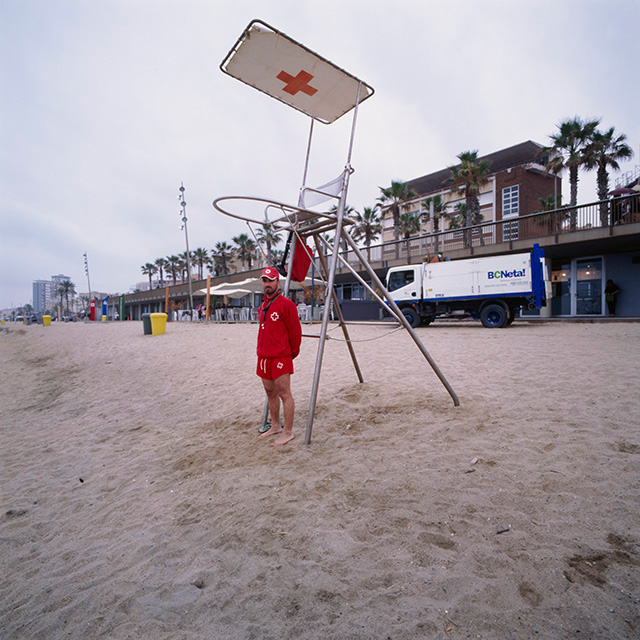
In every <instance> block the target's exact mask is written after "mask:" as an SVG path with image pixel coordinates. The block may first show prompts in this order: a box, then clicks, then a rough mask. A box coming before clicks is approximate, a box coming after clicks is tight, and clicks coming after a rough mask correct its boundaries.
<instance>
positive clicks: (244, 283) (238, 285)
mask: <svg viewBox="0 0 640 640" xmlns="http://www.w3.org/2000/svg"><path fill="white" fill-rule="evenodd" d="M321 285H323V283H322V282H321V281H320V280H318V279H316V281H315V286H316V287H317V286H321ZM310 286H311V278H309V277H307V278H305V280H304V282H302V283H300V282H294V281H293V280H292V281H291V284H290V285H289V288H290V289H291V290H292V291H295V290H300V289H303V288H304V287H310ZM194 293H195V295H200V296H206V295H207V289H206V288H204V289H199V290H198V291H194ZM210 293H211V295H212V296H229V297H230V298H244V296H246V295H249V294H250V293H263V291H262V282H260V278H247V279H246V280H241V281H240V282H222V283H221V284H218V285H216V286H215V287H211V289H210Z"/></svg>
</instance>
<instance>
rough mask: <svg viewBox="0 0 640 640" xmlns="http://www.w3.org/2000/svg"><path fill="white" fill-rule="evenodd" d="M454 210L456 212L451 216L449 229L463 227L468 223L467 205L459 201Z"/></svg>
mask: <svg viewBox="0 0 640 640" xmlns="http://www.w3.org/2000/svg"><path fill="white" fill-rule="evenodd" d="M454 210H455V212H456V213H455V214H454V215H452V216H451V217H450V218H449V229H462V228H463V227H464V226H465V225H466V219H467V205H466V203H465V202H458V204H457V205H456V206H455V209H454Z"/></svg>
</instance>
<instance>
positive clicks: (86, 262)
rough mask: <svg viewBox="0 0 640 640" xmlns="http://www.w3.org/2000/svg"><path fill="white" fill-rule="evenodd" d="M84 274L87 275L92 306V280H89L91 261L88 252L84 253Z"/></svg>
mask: <svg viewBox="0 0 640 640" xmlns="http://www.w3.org/2000/svg"><path fill="white" fill-rule="evenodd" d="M84 272H85V273H86V274H87V285H88V287H89V304H91V280H90V279H89V259H88V258H87V252H86V251H85V252H84Z"/></svg>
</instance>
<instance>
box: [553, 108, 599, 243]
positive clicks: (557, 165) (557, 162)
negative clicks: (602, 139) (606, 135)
mask: <svg viewBox="0 0 640 640" xmlns="http://www.w3.org/2000/svg"><path fill="white" fill-rule="evenodd" d="M599 124H600V120H590V121H588V122H583V121H582V119H580V118H579V117H578V116H576V117H575V118H573V119H572V120H565V121H564V122H561V123H560V124H559V125H558V133H555V134H552V135H550V136H549V137H550V138H551V142H553V144H552V145H551V146H550V147H546V149H545V151H549V152H553V153H556V154H557V155H555V156H554V157H552V158H551V159H550V160H549V162H548V163H547V169H548V170H550V171H552V172H553V173H559V172H560V171H562V170H563V169H569V185H570V187H571V201H570V205H571V207H575V206H576V205H577V204H578V170H579V169H580V167H581V166H582V165H584V164H585V155H584V151H585V147H586V146H587V144H588V143H589V140H590V139H591V137H592V136H593V134H594V133H595V131H596V127H597V126H598V125H599ZM577 219H578V213H577V211H576V209H572V211H571V231H575V229H576V226H577Z"/></svg>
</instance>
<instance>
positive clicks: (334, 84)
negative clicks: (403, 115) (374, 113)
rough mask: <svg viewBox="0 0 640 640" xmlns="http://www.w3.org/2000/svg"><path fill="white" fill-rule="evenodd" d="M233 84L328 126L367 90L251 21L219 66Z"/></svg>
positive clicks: (367, 93)
mask: <svg viewBox="0 0 640 640" xmlns="http://www.w3.org/2000/svg"><path fill="white" fill-rule="evenodd" d="M220 69H222V71H224V72H225V73H227V74H228V75H230V76H233V77H234V78H237V79H238V80H241V81H242V82H244V83H246V84H248V85H250V86H252V87H254V88H255V89H258V90H259V91H262V92H263V93H266V94H268V95H270V96H272V97H273V98H276V99H277V100H280V101H281V102H284V103H285V104H288V105H289V106H291V107H293V108H294V109H298V111H302V112H303V113H306V114H307V115H308V116H311V117H312V118H316V119H317V120H319V121H320V122H323V123H325V124H330V123H332V122H334V121H335V120H337V119H338V118H339V117H340V116H342V115H344V114H345V113H347V112H348V111H350V110H351V109H353V108H354V107H355V105H356V102H357V101H358V87H360V102H362V101H363V100H366V99H367V98H368V97H370V96H371V95H373V88H372V87H370V86H369V85H367V84H365V83H364V82H361V81H360V80H359V79H358V78H356V77H355V76H352V75H351V74H350V73H347V72H346V71H344V70H343V69H340V67H337V66H336V65H334V64H333V63H331V62H329V61H328V60H325V59H324V58H322V57H321V56H319V55H318V54H317V53H314V52H313V51H311V50H310V49H307V48H306V47H304V46H303V45H301V44H299V43H297V42H295V41H294V40H292V39H291V38H289V36H286V35H285V34H284V33H281V32H280V31H277V30H276V29H274V28H273V27H270V26H269V25H267V24H265V23H264V22H261V21H259V20H254V21H253V22H251V23H250V24H249V26H248V27H247V28H246V29H245V31H244V33H243V34H242V36H240V39H239V40H238V41H237V42H236V44H235V46H234V47H233V49H232V50H231V51H230V52H229V54H228V55H227V57H226V58H225V59H224V60H223V62H222V64H221V65H220Z"/></svg>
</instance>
